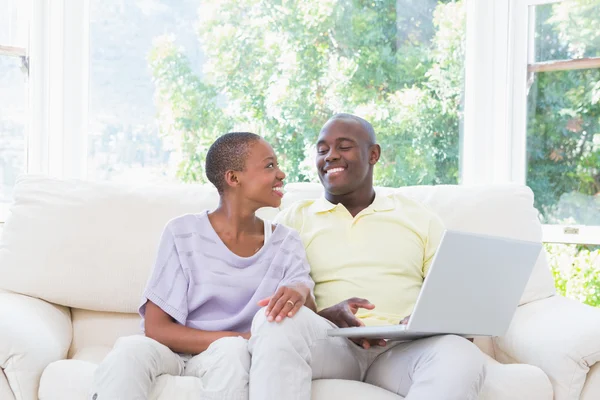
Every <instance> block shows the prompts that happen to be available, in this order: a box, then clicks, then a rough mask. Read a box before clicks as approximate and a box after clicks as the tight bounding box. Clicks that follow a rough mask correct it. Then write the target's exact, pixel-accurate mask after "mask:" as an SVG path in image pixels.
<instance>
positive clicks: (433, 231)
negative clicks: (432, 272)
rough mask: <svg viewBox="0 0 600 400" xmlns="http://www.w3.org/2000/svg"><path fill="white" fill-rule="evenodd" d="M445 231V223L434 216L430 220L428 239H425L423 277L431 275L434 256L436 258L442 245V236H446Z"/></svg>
mask: <svg viewBox="0 0 600 400" xmlns="http://www.w3.org/2000/svg"><path fill="white" fill-rule="evenodd" d="M445 229H446V228H445V227H444V223H443V222H442V220H441V219H440V217H438V216H437V214H432V215H431V218H430V220H429V229H428V232H427V238H426V239H425V254H424V260H423V277H426V276H427V274H428V273H429V267H431V262H432V261H433V256H435V253H436V251H437V249H438V247H439V245H440V241H441V240H442V235H443V234H444V230H445Z"/></svg>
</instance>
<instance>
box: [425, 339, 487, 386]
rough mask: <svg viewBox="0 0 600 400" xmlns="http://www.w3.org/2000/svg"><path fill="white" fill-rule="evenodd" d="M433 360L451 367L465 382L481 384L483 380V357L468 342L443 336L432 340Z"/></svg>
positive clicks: (484, 369)
mask: <svg viewBox="0 0 600 400" xmlns="http://www.w3.org/2000/svg"><path fill="white" fill-rule="evenodd" d="M432 344H433V351H434V353H435V355H434V358H436V359H438V360H444V364H448V365H447V366H448V367H452V368H453V369H454V370H455V371H456V372H457V375H459V376H462V377H464V378H465V379H466V380H469V379H471V380H475V381H477V382H479V383H480V385H481V384H483V381H484V380H485V374H486V368H485V357H484V355H483V353H482V352H481V350H479V348H478V347H477V346H475V345H474V344H473V343H472V342H470V341H469V340H467V339H465V338H463V337H460V336H456V335H445V336H440V337H436V338H434V339H433V340H432Z"/></svg>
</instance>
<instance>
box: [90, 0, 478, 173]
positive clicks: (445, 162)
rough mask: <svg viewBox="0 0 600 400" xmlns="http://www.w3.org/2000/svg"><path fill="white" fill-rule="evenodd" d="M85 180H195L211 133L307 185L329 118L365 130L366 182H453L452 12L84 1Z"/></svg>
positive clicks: (311, 4)
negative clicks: (260, 138)
mask: <svg viewBox="0 0 600 400" xmlns="http://www.w3.org/2000/svg"><path fill="white" fill-rule="evenodd" d="M89 4H90V6H89V19H90V28H89V34H90V46H89V48H90V52H89V82H90V84H89V102H90V108H89V109H90V111H89V124H88V126H89V128H88V137H87V143H88V144H87V148H88V157H87V171H88V177H89V178H91V179H110V180H118V181H142V180H143V181H147V180H149V179H151V180H173V179H179V180H183V181H203V180H204V172H203V164H204V161H203V160H204V154H205V153H206V151H207V148H208V146H209V145H210V144H211V143H212V141H213V140H214V139H215V138H216V137H217V136H219V135H221V134H223V133H225V132H227V131H231V130H242V129H243V130H250V131H255V132H257V133H259V134H261V135H264V136H266V138H267V139H268V140H269V141H270V142H271V143H272V144H273V145H274V147H275V151H276V152H277V153H278V154H279V155H280V162H281V163H282V164H283V168H284V169H285V171H286V173H287V174H288V182H294V181H309V180H314V179H316V175H315V171H314V166H313V162H312V157H313V156H314V149H313V147H312V146H313V144H314V143H315V139H316V136H317V134H318V131H319V129H320V128H321V125H322V124H323V122H324V121H325V120H326V119H327V118H328V117H329V116H331V115H332V114H333V113H335V112H342V111H343V112H351V113H357V114H360V115H363V116H365V117H366V118H368V119H370V120H371V121H372V122H373V124H374V126H375V129H376V132H377V133H378V139H379V141H380V143H381V144H382V148H383V155H382V161H381V165H380V166H379V168H378V169H377V170H376V171H377V172H376V173H377V176H376V179H377V184H380V185H409V184H437V183H457V182H458V180H459V148H460V136H461V135H460V132H461V121H462V104H463V81H464V79H463V64H464V53H465V35H466V33H465V30H466V24H465V7H464V4H463V1H441V2H439V1H437V0H426V1H419V2H414V1H409V0H376V1H370V2H358V1H356V2H349V1H341V0H339V1H330V2H325V3H323V2H322V1H319V0H305V1H296V2H288V3H285V4H286V5H285V6H283V5H276V4H274V3H273V2H271V1H267V0H263V1H255V2H250V3H248V2H239V1H237V0H218V1H211V2H203V3H202V4H201V5H200V6H198V2H197V1H180V2H161V1H158V0H136V1H129V2H122V1H99V0H89Z"/></svg>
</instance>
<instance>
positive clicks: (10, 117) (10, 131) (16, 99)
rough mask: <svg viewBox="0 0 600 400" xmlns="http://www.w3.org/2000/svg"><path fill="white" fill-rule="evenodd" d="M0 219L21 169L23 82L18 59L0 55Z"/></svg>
mask: <svg viewBox="0 0 600 400" xmlns="http://www.w3.org/2000/svg"><path fill="white" fill-rule="evenodd" d="M0 93H1V94H2V95H1V96H0V220H2V219H3V218H4V215H5V210H6V208H7V206H8V204H10V202H11V199H12V189H13V186H14V184H15V179H16V178H17V175H19V174H21V173H23V172H25V140H26V135H27V112H28V109H27V81H26V75H25V73H24V72H23V71H22V70H21V60H20V58H15V57H6V56H0Z"/></svg>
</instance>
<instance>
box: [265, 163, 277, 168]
mask: <svg viewBox="0 0 600 400" xmlns="http://www.w3.org/2000/svg"><path fill="white" fill-rule="evenodd" d="M274 166H275V164H273V163H268V164H267V168H273V167H274Z"/></svg>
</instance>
